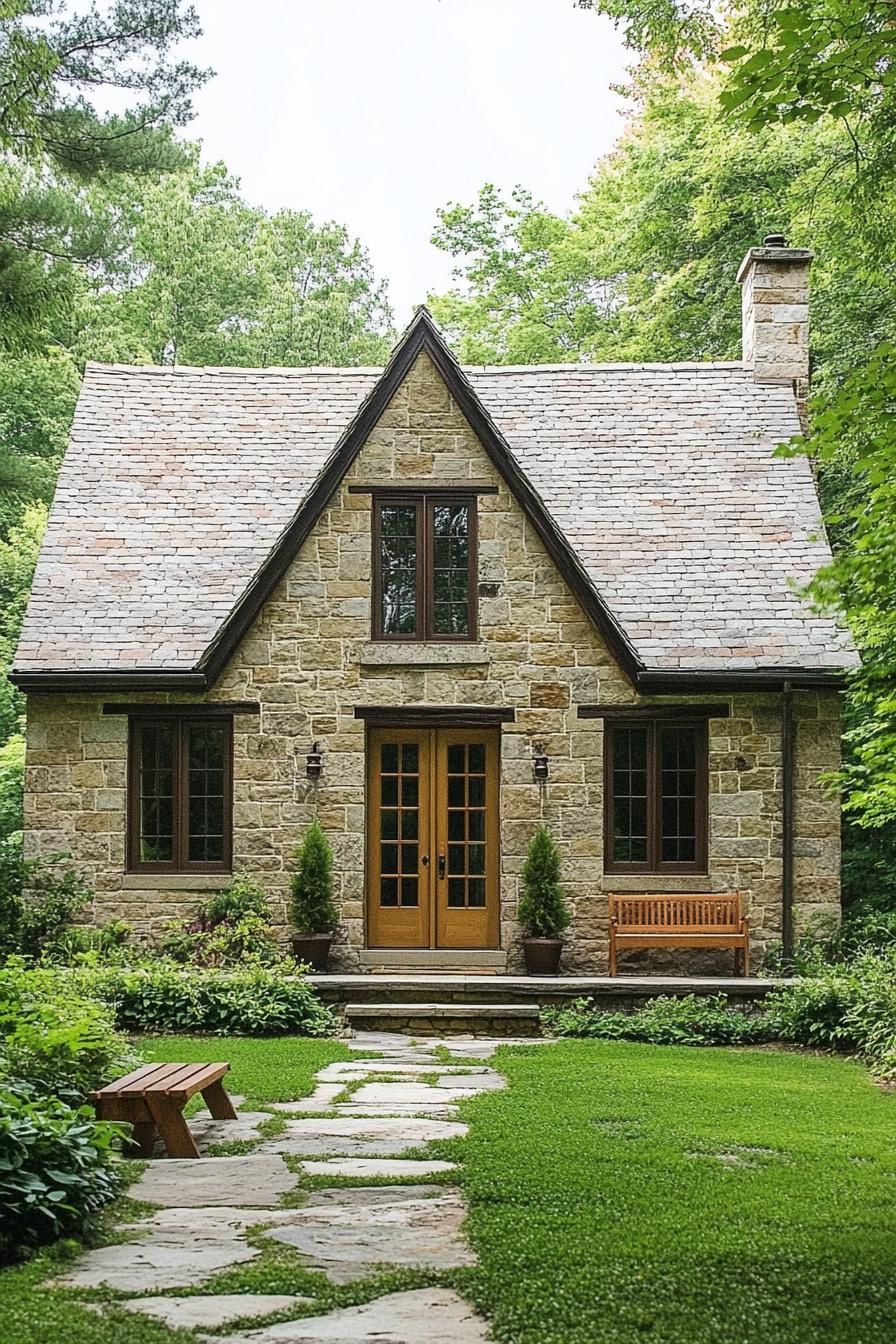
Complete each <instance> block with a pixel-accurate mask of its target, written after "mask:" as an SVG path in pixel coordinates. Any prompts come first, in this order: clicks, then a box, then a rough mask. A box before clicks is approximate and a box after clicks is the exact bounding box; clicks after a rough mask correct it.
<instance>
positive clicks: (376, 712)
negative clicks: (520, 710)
mask: <svg viewBox="0 0 896 1344" xmlns="http://www.w3.org/2000/svg"><path fill="white" fill-rule="evenodd" d="M355 718H356V719H363V720H364V721H365V722H366V723H368V724H370V725H371V726H372V727H382V728H491V727H494V726H495V725H497V724H501V723H513V722H514V721H515V719H516V710H515V709H495V708H492V707H491V706H489V705H482V706H479V705H472V706H469V707H467V706H458V707H456V708H455V707H454V706H444V707H442V706H436V705H433V706H432V708H430V707H429V706H428V705H410V706H401V705H356V706H355Z"/></svg>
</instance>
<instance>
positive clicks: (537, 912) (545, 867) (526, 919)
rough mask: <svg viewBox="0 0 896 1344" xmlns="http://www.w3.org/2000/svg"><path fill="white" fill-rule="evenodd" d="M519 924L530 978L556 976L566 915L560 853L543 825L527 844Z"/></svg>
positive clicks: (565, 925)
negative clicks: (521, 928) (521, 929)
mask: <svg viewBox="0 0 896 1344" xmlns="http://www.w3.org/2000/svg"><path fill="white" fill-rule="evenodd" d="M519 920H520V924H521V925H522V927H523V956H524V958H525V961H526V970H527V971H528V973H529V975H556V974H557V973H558V971H559V969H560V953H561V952H562V951H563V942H562V940H561V938H560V935H561V933H562V932H563V930H564V929H565V928H566V927H567V926H568V924H569V911H568V910H567V908H566V902H565V901H564V899H563V891H562V889H561V886H560V853H559V851H558V849H557V846H556V845H555V844H554V840H553V837H552V836H551V833H550V831H549V830H548V828H547V826H544V825H541V826H539V827H538V830H537V831H536V832H535V834H534V835H533V837H532V839H531V840H530V841H529V850H528V853H527V855H526V862H525V863H524V865H523V890H522V895H521V896H520V906H519Z"/></svg>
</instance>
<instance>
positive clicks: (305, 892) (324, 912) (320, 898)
mask: <svg viewBox="0 0 896 1344" xmlns="http://www.w3.org/2000/svg"><path fill="white" fill-rule="evenodd" d="M289 887H290V891H291V893H292V909H291V914H292V922H293V926H294V927H295V929H296V931H297V932H298V933H329V932H330V931H331V930H332V929H334V928H335V927H336V922H337V920H338V918H339V916H338V915H337V913H336V907H335V905H334V904H333V851H332V849H331V848H330V842H329V840H328V839H327V837H326V836H325V835H324V832H323V828H322V827H321V824H320V822H319V821H316V820H315V821H312V823H311V825H310V826H309V827H308V830H307V831H306V832H305V838H304V840H303V841H302V843H301V845H299V847H298V849H297V850H296V854H295V872H294V873H293V875H292V877H291V878H290V882H289Z"/></svg>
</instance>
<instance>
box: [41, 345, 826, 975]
mask: <svg viewBox="0 0 896 1344" xmlns="http://www.w3.org/2000/svg"><path fill="white" fill-rule="evenodd" d="M463 479H469V480H476V481H477V482H489V483H491V484H493V485H494V486H496V487H497V493H496V494H493V495H482V496H481V497H480V501H479V578H480V581H481V582H482V583H485V584H488V585H493V586H494V588H490V590H489V591H490V593H491V592H494V595H489V596H483V597H481V598H480V602H479V641H478V643H477V644H476V645H473V646H468V645H465V646H453V647H451V648H446V646H445V645H437V646H433V647H427V646H425V645H418V646H415V647H414V648H413V649H407V648H403V649H402V648H397V647H394V646H385V645H382V644H380V645H376V646H372V645H371V644H370V643H369V640H370V596H371V594H370V582H371V536H370V505H371V501H370V496H369V495H368V494H351V493H349V491H348V486H349V485H350V484H352V483H359V482H361V483H375V482H383V481H391V480H400V481H413V482H415V483H419V484H423V483H425V482H426V481H428V480H431V481H434V482H438V481H443V482H444V481H449V480H450V481H456V480H463ZM109 698H110V697H109V696H99V695H90V696H77V697H75V696H72V697H62V696H37V695H35V696H32V697H31V700H30V704H29V715H28V757H27V760H28V777H27V802H26V832H27V846H28V852H29V854H31V855H38V854H49V853H53V852H58V851H67V852H69V853H71V854H72V855H73V857H74V858H75V859H76V860H77V862H78V863H79V864H80V865H81V866H82V867H83V869H84V870H85V873H86V876H87V877H88V878H89V880H90V881H91V882H92V884H93V886H94V888H95V890H96V893H97V899H96V908H95V911H94V918H95V919H96V920H98V921H102V920H105V919H108V918H110V917H113V916H114V917H121V918H124V919H127V920H129V921H130V922H131V923H132V924H133V925H134V927H135V929H136V930H137V931H138V932H139V933H140V935H141V936H145V937H148V938H156V937H158V935H159V934H160V932H161V930H162V928H163V927H164V924H165V923H166V921H167V920H169V919H171V918H172V917H175V916H179V915H182V914H184V913H186V912H188V911H189V910H190V909H191V908H192V907H193V906H194V905H195V903H196V902H197V901H198V900H200V899H201V898H202V893H203V892H204V891H207V890H209V889H211V888H215V887H218V886H220V885H222V881H221V879H220V878H216V877H210V876H203V877H191V878H186V877H177V878H168V879H167V880H166V879H160V878H158V877H154V876H149V875H144V874H125V872H124V866H125V784H126V754H127V724H126V720H125V719H124V718H123V717H110V716H104V715H103V714H102V705H103V702H104V700H108V699H109ZM117 698H119V699H120V698H121V697H120V696H118V697H117ZM138 698H139V699H141V700H146V701H147V702H150V701H153V702H158V701H164V700H165V699H168V698H170V699H175V698H176V699H177V700H178V701H179V702H181V703H182V702H183V701H184V700H186V699H196V700H197V701H198V700H202V699H207V700H224V701H232V700H251V701H256V702H258V703H259V704H260V706H261V712H260V715H244V716H238V717H237V718H236V720H235V723H234V846H233V848H234V867H235V869H237V870H243V871H248V872H250V873H252V874H253V875H255V876H257V877H258V878H259V880H260V881H261V882H262V883H263V884H264V885H265V886H266V888H267V889H268V890H269V892H270V893H271V897H272V902H273V905H274V908H275V912H276V916H277V920H278V922H279V923H282V924H285V920H286V896H287V888H288V879H289V860H290V854H291V851H292V850H293V848H294V846H295V845H296V843H297V842H298V840H299V839H300V838H301V835H302V833H303V831H304V829H305V827H306V826H307V825H308V823H309V822H310V820H311V819H312V817H313V816H315V815H317V817H318V818H319V820H320V822H321V824H322V825H323V827H324V828H325V830H326V831H327V833H328V835H329V837H330V840H331V842H332V844H333V848H334V853H335V865H334V868H335V878H336V889H337V891H336V894H337V899H338V902H339V905H340V909H341V915H342V922H341V925H340V930H339V937H338V963H339V964H340V965H341V966H342V967H343V968H345V969H352V968H356V967H357V965H358V953H359V951H360V950H361V949H362V948H363V946H364V903H363V902H364V892H363V881H364V877H363V872H364V822H365V808H364V793H365V769H364V764H365V753H364V748H365V734H364V725H363V723H362V722H361V721H359V720H358V719H356V718H355V716H354V711H355V707H356V706H362V705H387V706H388V705H395V706H401V705H407V704H415V705H422V704H430V705H436V706H442V705H477V706H479V705H485V706H494V707H498V706H500V707H512V708H514V709H515V711H516V720H515V722H513V723H507V724H504V725H503V730H502V742H501V851H502V852H501V872H502V879H501V945H502V947H503V948H506V949H507V950H508V955H509V961H508V965H509V966H510V968H513V969H515V968H517V967H518V966H519V964H520V960H519V946H518V930H517V924H516V904H517V894H518V882H519V875H520V870H521V868H522V864H523V860H524V857H525V851H526V846H527V844H528V842H529V839H530V837H531V834H532V831H533V829H534V827H535V825H536V824H537V822H538V821H539V820H541V819H543V820H545V821H546V822H547V824H548V825H549V826H550V827H551V829H552V831H553V833H554V835H555V837H556V839H557V841H558V844H559V846H560V849H561V852H562V856H563V872H564V880H565V885H566V890H567V894H568V897H569V900H570V904H571V907H572V910H573V923H572V926H571V929H570V932H569V935H568V951H567V954H566V960H565V965H566V968H567V969H568V970H575V971H579V972H596V971H601V970H604V969H605V967H606V960H607V903H606V896H605V892H606V891H607V890H608V889H613V890H624V889H628V890H632V889H638V887H639V885H640V886H641V887H644V886H645V885H646V886H653V887H654V888H655V887H656V885H657V883H656V881H654V882H652V883H646V882H645V880H644V879H635V878H627V877H621V876H616V877H614V878H606V879H604V877H603V873H602V858H601V856H602V852H603V834H602V795H603V754H602V753H603V730H602V725H601V722H600V721H599V720H579V719H578V718H577V717H576V706H578V705H580V704H586V703H589V704H593V703H595V702H604V703H609V702H616V703H625V702H630V701H632V702H633V701H635V700H636V698H637V697H635V695H634V693H633V692H632V690H631V687H630V686H629V684H628V682H627V681H626V680H625V678H624V676H623V675H622V673H621V672H620V670H619V669H618V668H617V666H616V665H615V663H614V661H613V659H612V658H611V656H610V655H609V653H608V651H607V649H606V647H605V646H604V644H603V642H602V640H601V638H600V636H599V635H598V634H597V632H596V631H595V629H594V628H593V626H592V625H591V624H590V623H589V622H588V621H587V620H586V618H585V617H584V616H583V615H582V613H581V611H580V609H579V607H578V605H577V603H576V601H575V599H574V598H573V596H572V594H571V593H570V592H569V590H568V589H567V587H566V585H565V583H564V581H563V579H562V578H561V576H560V575H559V573H558V572H557V570H556V568H555V567H554V565H553V562H552V561H551V560H550V558H549V557H548V555H547V554H546V552H545V550H544V548H543V546H542V544H541V542H540V541H539V539H538V538H537V536H536V535H535V534H534V533H533V531H532V529H531V528H530V526H529V524H528V523H527V521H526V519H525V516H524V515H523V513H522V512H521V510H520V509H519V507H518V506H517V504H516V502H515V500H514V499H513V498H512V496H511V495H510V493H509V491H508V490H507V487H506V486H505V485H504V483H503V481H502V480H501V479H500V477H499V476H498V475H497V473H496V471H495V469H494V468H493V467H492V465H491V463H490V461H489V460H488V458H487V456H486V454H485V453H484V450H483V449H482V447H481V445H480V444H479V442H478V440H477V439H476V438H475V436H474V435H473V433H472V431H471V430H470V429H469V427H468V425H467V424H466V421H465V420H464V419H463V417H462V416H461V414H460V412H459V411H458V410H457V408H456V407H455V406H454V405H453V403H452V401H451V398H450V396H449V394H448V391H447V389H446V387H445V385H444V384H443V383H442V381H441V379H440V377H439V375H438V374H437V372H436V370H435V368H434V367H433V365H432V364H431V363H430V362H429V360H428V358H426V357H425V356H421V358H420V359H419V360H418V362H417V364H416V365H415V366H414V369H413V370H412V372H411V375H410V376H409V378H408V380H407V382H406V383H405V384H404V385H403V386H402V387H401V388H400V389H399V391H398V392H397V393H396V395H395V397H394V399H393V401H392V402H391V404H390V406H389V407H388V409H387V411H386V412H385V414H384V416H383V417H382V419H381V421H380V423H379V425H378V426H377V428H376V429H375V430H374V431H373V433H372V434H371V436H370V438H369V440H368V442H367V444H366V445H365V447H364V448H363V450H362V452H361V453H360V455H359V457H358V459H357V461H356V462H355V464H354V466H353V468H352V469H351V471H350V473H349V475H348V476H347V478H346V480H345V481H344V482H343V484H342V485H341V486H340V488H339V489H338V490H337V492H336V494H335V495H334V497H333V499H332V501H331V503H330V505H329V507H328V508H327V509H326V510H325V511H324V513H323V515H322V517H321V519H320V521H319V523H318V524H317V526H316V528H315V529H314V531H313V532H312V534H311V535H310V536H309V538H308V539H307V540H306V542H305V543H304V544H303V546H302V547H301V549H300V551H299V553H298V555H297V556H296V559H295V560H294V562H293V564H292V565H291V567H290V569H289V571H288V573H287V575H286V577H285V578H284V580H283V581H282V582H281V584H280V585H279V587H278V589H277V590H276V591H275V593H274V594H273V596H272V597H271V598H270V600H269V601H268V602H267V603H266V604H265V607H264V609H263V611H262V613H261V615H260V616H259V618H258V620H257V621H256V623H255V626H254V627H253V629H252V631H251V632H250V634H249V635H248V636H247V638H246V639H244V641H243V643H242V645H241V647H240V649H239V650H238V652H237V653H236V654H235V656H234V658H233V659H232V661H231V664H230V666H229V668H228V669H227V671H226V672H225V674H224V675H223V676H222V677H221V678H220V679H219V681H218V682H217V683H216V685H215V687H214V688H213V690H211V691H210V692H209V693H208V695H207V696H205V697H196V696H194V697H185V696H176V697H175V696H171V697H166V696H164V695H146V696H141V697H138ZM712 698H713V700H714V701H718V700H719V698H720V697H719V696H718V695H715V696H713V697H712ZM730 703H731V707H732V713H731V717H730V718H728V719H717V720H713V721H712V722H711V725H710V731H711V738H710V752H711V755H710V873H709V875H708V876H704V877H688V878H677V879H672V878H668V877H666V878H663V879H662V886H663V888H664V889H666V890H676V889H677V890H723V889H731V888H739V889H742V890H743V891H744V893H745V896H746V898H747V901H748V904H749V906H750V908H751V915H752V919H753V927H754V937H755V942H756V946H757V949H759V950H761V949H762V947H764V946H766V945H768V944H769V943H772V942H774V941H775V940H776V938H777V937H778V936H779V934H780V913H781V906H780V877H781V857H780V855H781V836H780V701H779V697H776V696H773V695H767V696H763V695H734V696H732V697H730ZM837 713H838V710H837V700H836V697H835V696H833V695H831V694H823V695H822V694H819V695H816V694H814V693H811V694H809V693H807V694H800V695H798V696H797V697H796V720H797V724H798V735H797V785H798V802H797V808H796V832H797V860H796V884H797V885H796V900H797V906H798V915H799V919H800V920H801V921H803V922H804V921H805V920H806V919H808V918H809V917H810V915H811V914H812V913H813V912H815V911H824V910H828V911H834V910H836V908H837V902H838V889H839V888H838V866H839V843H838V825H839V819H838V809H837V806H836V802H835V801H834V800H832V799H831V798H829V797H828V796H827V795H826V794H825V792H824V790H823V787H822V786H821V784H820V782H819V775H820V773H821V772H822V771H823V770H824V769H829V768H831V767H832V766H834V765H836V763H837V759H838V750H839V735H838V721H837ZM315 740H316V741H318V742H320V743H321V745H322V747H323V751H324V769H323V775H322V778H321V780H320V781H319V782H318V783H317V784H314V785H312V784H310V783H309V782H308V781H307V779H306V777H305V754H306V752H307V750H308V748H309V746H310V744H311V743H312V742H313V741H315ZM535 743H540V744H543V746H544V748H545V749H546V751H547V752H548V755H549V757H550V780H549V782H548V783H547V785H544V786H539V785H538V784H536V783H535V782H534V781H533V778H532V751H533V746H534V744H535ZM651 964H652V965H653V964H656V963H655V961H652V962H651ZM666 964H667V965H670V964H674V965H679V966H681V967H683V968H684V967H685V966H688V965H692V966H694V967H697V966H699V967H701V968H703V969H708V968H709V966H710V965H711V964H712V962H711V959H709V958H707V957H705V956H704V957H703V958H702V959H696V960H695V958H694V957H692V958H691V959H690V961H688V959H687V958H686V957H684V956H683V955H682V956H677V955H676V956H675V957H673V960H672V961H671V962H667V963H666Z"/></svg>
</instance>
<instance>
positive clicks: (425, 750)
mask: <svg viewBox="0 0 896 1344" xmlns="http://www.w3.org/2000/svg"><path fill="white" fill-rule="evenodd" d="M409 717H410V716H409ZM441 734H444V737H440V735H441ZM471 734H472V735H473V736H474V737H475V738H478V739H480V740H484V741H485V742H486V751H487V755H486V779H487V783H486V799H488V797H489V784H488V781H491V787H492V791H493V793H494V805H493V806H492V807H488V806H486V829H485V844H486V874H485V877H486V907H485V909H486V912H487V917H488V934H487V938H486V940H485V941H484V942H476V943H475V944H471V945H470V946H469V947H464V946H458V945H456V944H455V945H452V946H450V947H449V946H446V945H445V944H441V943H440V942H439V932H440V914H441V913H442V912H441V905H442V899H441V897H442V896H443V897H444V900H445V901H447V886H444V887H443V889H442V892H440V888H439V878H438V876H437V873H438V841H439V838H440V836H439V833H438V830H439V826H440V824H441V825H442V826H446V823H447V807H446V806H445V805H444V802H445V798H446V796H447V775H446V774H445V772H444V771H441V772H440V770H439V758H440V755H441V754H442V752H443V751H447V746H448V743H449V741H450V740H455V741H461V740H468V739H469V737H470V735H471ZM501 738H502V733H501V729H500V724H498V723H495V722H494V720H492V721H490V722H487V723H485V724H483V723H478V724H476V725H475V726H473V725H467V726H466V727H464V726H460V727H459V726H458V724H457V721H456V720H455V721H454V722H452V723H451V725H450V727H447V726H446V724H445V721H444V719H440V718H439V717H438V716H437V715H436V714H434V715H433V722H429V723H424V722H420V721H419V720H418V722H417V723H414V724H412V725H408V726H404V725H402V723H401V721H400V719H399V717H398V714H396V721H395V722H394V723H392V724H386V723H382V722H379V723H376V722H369V723H368V724H367V728H366V732H365V737H364V752H365V769H364V780H365V800H364V801H365V806H364V827H365V837H364V887H363V896H364V946H365V949H367V948H369V949H372V950H377V951H378V950H388V949H394V950H418V951H420V952H421V953H424V954H425V953H427V952H431V951H440V952H457V954H458V956H462V955H463V953H464V952H465V951H476V950H479V951H498V950H499V949H500V946H501ZM383 740H392V741H398V742H401V741H405V742H410V741H413V742H417V743H419V744H420V748H421V757H420V772H419V777H420V781H421V789H422V787H423V780H424V777H425V776H426V777H427V780H428V783H427V789H428V794H429V797H428V800H427V803H426V807H425V812H424V805H423V803H422V800H421V803H420V826H419V838H418V843H419V845H420V847H421V850H423V849H424V846H426V853H427V854H428V856H429V864H428V866H427V869H426V871H427V873H428V874H429V882H428V883H427V884H426V888H427V889H426V893H425V895H426V900H425V903H424V900H423V896H424V883H423V880H422V878H421V881H420V897H421V899H420V907H419V908H420V912H421V918H420V922H419V927H420V933H421V939H422V940H421V941H420V942H416V943H413V944H408V943H407V942H402V941H395V942H388V943H387V942H381V941H377V942H376V943H374V942H373V941H372V936H371V934H372V928H371V926H372V902H373V898H374V893H373V891H372V880H373V874H374V873H376V872H378V871H379V852H378V846H379V844H380V836H379V826H377V825H375V824H374V822H375V819H376V817H377V816H378V815H379V811H380V807H381V804H380V801H379V797H380V792H379V780H380V773H381V772H380V763H379V755H378V752H377V747H378V745H379V744H380V743H381V742H382V741H383ZM424 759H425V765H424ZM440 774H441V776H442V778H439V776H440ZM440 808H441V811H442V812H443V813H444V818H443V819H442V821H441V823H440V820H439V813H440ZM424 817H425V821H424ZM424 824H425V826H426V831H427V834H426V836H425V837H424V833H423V831H424ZM446 829H447V827H446ZM443 844H444V845H445V846H447V834H446V835H445V836H444V837H443ZM490 884H491V889H492V891H493V897H492V899H491V902H489V885H490ZM424 904H425V909H424ZM386 922H388V917H387V918H386ZM444 924H445V920H444V919H442V920H441V926H442V927H443V928H444Z"/></svg>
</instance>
